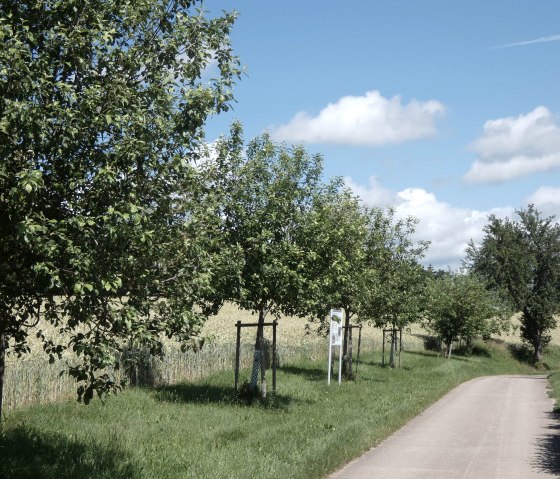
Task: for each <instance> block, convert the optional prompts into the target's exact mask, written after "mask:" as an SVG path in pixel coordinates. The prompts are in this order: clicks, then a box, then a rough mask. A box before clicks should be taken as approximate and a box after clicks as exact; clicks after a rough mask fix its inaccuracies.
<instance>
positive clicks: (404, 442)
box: [329, 376, 560, 479]
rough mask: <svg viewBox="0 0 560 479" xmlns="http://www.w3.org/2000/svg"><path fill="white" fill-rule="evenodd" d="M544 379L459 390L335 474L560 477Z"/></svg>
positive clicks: (342, 478) (474, 384)
mask: <svg viewBox="0 0 560 479" xmlns="http://www.w3.org/2000/svg"><path fill="white" fill-rule="evenodd" d="M547 386H548V383H547V380H546V377H545V376H489V377H483V378H478V379H474V380H472V381H469V382H467V383H465V384H462V385H461V386H459V387H457V388H455V389H454V390H453V391H451V392H450V393H448V394H447V395H446V396H444V397H443V398H442V399H440V400H439V401H438V402H437V403H435V404H434V405H432V406H431V407H430V408H428V409H427V410H426V411H424V412H423V413H422V414H420V415H419V416H417V417H416V418H414V419H413V420H412V421H411V422H409V423H408V424H407V425H406V426H405V427H403V428H402V429H401V430H399V431H398V432H396V433H395V434H393V435H392V436H391V437H389V438H388V439H387V440H385V441H384V442H382V443H381V444H380V445H379V446H377V447H375V448H373V449H371V450H370V451H368V452H366V453H365V454H364V455H363V456H361V457H359V458H358V459H356V460H354V461H353V462H351V463H349V464H347V465H346V466H345V467H343V468H342V469H341V470H339V471H338V472H336V473H335V474H333V475H331V476H329V477H330V479H365V478H368V479H372V478H382V479H397V478H398V479H408V478H415V479H422V478H426V479H427V478H430V479H440V478H441V479H443V478H445V479H455V478H461V479H467V478H472V479H492V478H504V479H506V478H507V479H512V478H519V479H530V478H547V477H560V422H559V421H558V420H557V418H555V417H554V415H553V414H552V407H553V401H552V400H551V399H550V398H549V397H548V395H547Z"/></svg>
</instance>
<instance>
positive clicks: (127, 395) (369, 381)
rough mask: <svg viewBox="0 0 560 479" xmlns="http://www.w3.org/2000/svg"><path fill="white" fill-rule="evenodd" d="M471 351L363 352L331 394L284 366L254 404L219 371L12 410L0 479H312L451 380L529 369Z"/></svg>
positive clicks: (383, 433) (313, 368)
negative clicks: (352, 376)
mask: <svg viewBox="0 0 560 479" xmlns="http://www.w3.org/2000/svg"><path fill="white" fill-rule="evenodd" d="M476 352H477V355H474V356H471V357H468V358H467V357H457V358H452V359H450V360H446V359H443V358H441V357H437V356H435V355H434V354H432V353H430V352H425V351H418V352H409V353H403V358H402V367H401V369H399V370H390V369H388V368H383V367H381V366H380V364H379V362H378V361H379V358H378V357H376V358H374V357H373V356H371V355H369V356H368V355H364V358H363V360H362V361H361V363H360V365H359V378H358V380H357V381H356V382H350V383H344V384H343V385H342V386H340V387H339V386H338V385H337V384H336V383H335V384H332V385H331V386H330V387H328V386H327V385H326V378H325V376H326V374H325V369H326V368H325V364H324V361H310V360H305V361H304V360H301V361H299V362H292V363H287V364H285V365H284V366H283V367H282V370H281V371H280V372H279V375H278V392H279V394H278V395H277V396H276V398H275V399H274V400H271V401H270V402H269V403H268V404H265V405H262V404H258V403H257V404H253V405H247V404H240V403H235V402H233V401H232V399H231V384H232V381H233V374H232V372H222V373H218V374H215V375H213V376H211V377H209V378H206V379H203V380H200V381H197V382H192V383H185V384H181V385H175V386H166V387H163V388H160V389H158V390H147V389H132V390H128V391H126V392H124V393H123V394H121V395H119V396H117V397H114V398H111V399H110V400H109V401H108V402H107V403H106V404H105V405H103V404H101V403H100V402H99V401H97V402H94V403H93V404H91V405H90V406H87V407H86V406H83V405H79V404H76V403H74V402H65V403H59V404H54V405H49V406H36V407H31V408H28V409H22V410H19V411H14V412H12V413H10V414H9V415H8V418H7V420H6V423H5V427H4V432H3V433H2V436H1V437H0V477H3V478H6V479H8V478H16V477H17V478H31V477H41V478H74V477H81V476H83V477H96V478H112V479H113V478H127V479H128V478H161V479H166V478H197V479H201V478H212V479H218V478H228V479H233V478H252V477H260V478H280V477H281V478H302V477H305V478H321V477H324V476H325V475H326V474H327V473H329V472H330V471H333V470H335V469H337V468H338V467H340V466H341V465H342V464H344V463H345V462H347V461H348V460H350V459H351V458H353V457H355V456H357V455H358V454H360V453H361V452H363V451H365V450H366V449H368V448H369V447H371V446H372V445H374V444H376V443H378V442H380V441H381V440H382V439H384V438H385V437H387V436H388V435H389V434H391V433H392V432H393V431H395V430H396V429H398V428H400V427H401V426H402V425H404V424H405V423H406V422H407V421H408V420H409V419H410V418H412V417H414V416H415V415H417V414H418V413H419V412H420V411H422V410H423V409H425V408H426V407H427V406H428V405H429V404H431V403H432V402H434V401H435V400H436V399H438V398H439V397H441V396H442V395H443V394H444V393H445V392H447V391H448V390H450V389H451V388H453V387H454V386H456V385H458V384H460V383H461V382H464V381H466V380H469V379H471V378H474V377H476V376H481V375H488V374H515V373H520V374H527V373H534V372H535V370H534V369H533V368H531V367H530V366H529V365H527V364H524V363H522V362H519V361H516V360H515V359H514V358H513V357H512V356H511V354H510V353H509V351H508V349H507V348H506V347H504V346H501V345H490V346H485V347H484V348H478V349H477V350H476ZM374 359H375V360H374Z"/></svg>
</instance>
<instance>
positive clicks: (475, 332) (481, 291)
mask: <svg viewBox="0 0 560 479" xmlns="http://www.w3.org/2000/svg"><path fill="white" fill-rule="evenodd" d="M427 309H428V314H427V319H426V321H425V322H424V324H425V325H426V326H427V327H428V329H430V330H432V331H433V332H434V333H436V334H437V335H438V336H440V337H441V338H442V340H443V342H444V343H445V345H446V346H447V357H450V356H451V349H452V345H453V341H456V340H459V339H462V340H465V341H466V342H467V343H472V341H473V339H475V338H479V337H483V338H488V337H490V335H491V334H499V333H500V332H502V330H504V329H507V318H508V315H507V314H506V312H507V310H506V308H503V307H501V304H500V301H499V299H498V298H497V296H496V295H495V294H494V293H493V292H491V291H488V290H487V289H486V284H485V283H484V282H483V281H481V280H480V279H479V278H477V277H476V276H475V275H473V274H460V273H450V274H447V275H443V276H440V277H439V278H434V279H432V280H431V281H429V287H428V308H427Z"/></svg>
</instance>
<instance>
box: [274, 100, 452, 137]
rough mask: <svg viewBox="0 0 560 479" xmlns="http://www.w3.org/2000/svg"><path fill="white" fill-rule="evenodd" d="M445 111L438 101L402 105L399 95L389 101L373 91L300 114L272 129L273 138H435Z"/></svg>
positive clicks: (414, 101)
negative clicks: (439, 118) (437, 123)
mask: <svg viewBox="0 0 560 479" xmlns="http://www.w3.org/2000/svg"><path fill="white" fill-rule="evenodd" d="M444 112H445V107H444V106H443V104H441V103H440V102H438V101H436V100H429V101H426V102H420V101H416V100H412V101H411V102H410V103H408V104H406V105H403V104H402V100H401V97H400V96H394V97H393V98H390V99H388V98H385V97H383V96H382V95H381V94H380V93H379V92H378V91H375V90H372V91H368V92H367V93H366V94H365V95H364V96H345V97H342V98H340V99H339V100H338V101H337V102H336V103H329V104H328V105H327V106H326V107H325V108H323V109H322V110H321V111H320V112H319V114H318V115H317V116H310V115H309V114H308V113H306V112H299V113H297V114H296V115H295V116H294V118H293V119H292V120H291V121H290V122H289V123H288V124H286V125H282V126H279V127H278V128H275V129H273V132H272V135H273V137H274V138H275V139H276V140H280V141H293V142H309V143H336V144H346V145H367V146H372V145H383V144H387V143H401V142H404V141H408V140H415V139H418V138H425V137H430V136H433V135H435V134H436V132H437V130H436V127H435V120H436V118H437V117H438V116H440V115H442V114H443V113H444Z"/></svg>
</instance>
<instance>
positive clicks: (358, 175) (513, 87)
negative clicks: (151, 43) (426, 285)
mask: <svg viewBox="0 0 560 479" xmlns="http://www.w3.org/2000/svg"><path fill="white" fill-rule="evenodd" d="M205 8H206V9H207V10H209V11H211V12H214V13H217V12H219V11H220V10H222V9H227V10H233V9H234V10H236V11H237V12H238V13H239V18H238V20H237V22H236V25H235V27H234V30H233V32H232V43H233V47H234V49H235V51H236V53H237V54H238V55H239V56H240V57H241V60H242V63H243V65H244V66H245V67H246V71H247V75H246V76H244V77H243V78H242V79H241V80H240V81H239V83H238V84H237V86H236V88H235V97H236V100H237V103H236V104H235V105H234V109H233V111H232V112H231V113H228V114H227V115H221V116H219V117H217V118H215V119H214V120H212V121H211V122H210V123H209V125H208V139H209V140H211V139H213V138H215V137H217V136H218V135H219V134H221V133H227V131H228V125H229V124H230V123H231V121H233V120H240V121H241V122H242V124H243V125H244V129H245V136H246V138H247V139H250V138H252V137H254V136H256V135H258V134H260V133H262V132H263V131H265V130H268V131H269V132H270V133H271V134H272V135H273V137H275V138H276V139H277V140H278V141H284V142H286V143H289V144H290V143H304V144H305V145H306V146H307V148H308V149H309V151H311V152H313V153H321V154H322V155H323V157H324V161H325V175H326V176H327V177H330V176H343V177H345V178H347V183H348V184H349V185H350V186H351V187H352V188H353V189H354V191H355V192H356V193H358V194H360V196H361V197H362V199H363V200H364V201H365V202H367V203H370V204H377V205H380V206H383V205H387V204H392V205H394V206H395V207H396V210H397V214H398V215H401V216H405V215H409V214H410V215H414V216H416V217H418V218H419V220H420V224H419V225H418V229H417V236H418V238H422V239H428V240H431V241H432V247H431V248H430V251H429V253H428V255H427V258H426V262H427V263H431V264H434V265H435V266H437V267H443V268H446V267H448V266H449V267H452V268H455V267H457V266H458V265H459V262H460V260H461V258H462V257H463V251H464V247H465V245H466V243H467V242H468V241H469V239H471V238H472V239H473V240H474V241H475V242H477V241H480V239H481V238H482V227H483V226H484V224H485V223H486V218H487V215H488V214H490V213H494V214H496V215H498V216H510V217H512V216H513V215H514V210H515V209H519V208H521V207H524V206H526V205H527V203H528V202H533V203H535V204H536V205H537V207H538V208H539V209H541V210H542V211H544V212H545V213H546V214H556V215H557V216H560V94H559V93H560V23H559V22H558V19H559V18H560V2H558V1H557V0H533V1H526V0H515V1H513V0H512V1H504V0H492V1H488V0H487V1H479V0H474V1H470V2H459V1H449V0H446V1H444V0H439V1H435V0H423V1H416V0H408V1H405V0H393V1H390V2H389V1H383V2H382V1H375V0H370V1H366V0H362V1H357V0H347V1H345V2H340V1H338V2H334V1H330V0H327V1H325V0H323V1H316V0H309V1H305V0H300V1H293V0H289V1H283V2H267V1H262V0H261V1H257V0H245V1H243V0H239V1H233V2H232V1H229V2H228V1H212V0H207V1H206V3H205Z"/></svg>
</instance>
